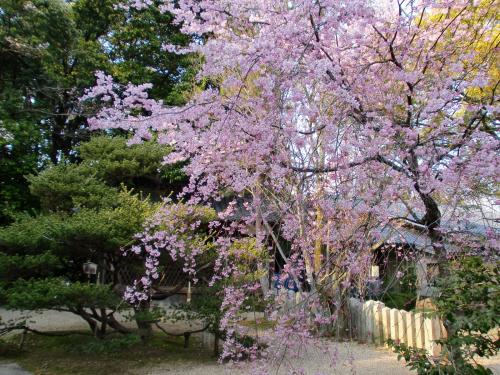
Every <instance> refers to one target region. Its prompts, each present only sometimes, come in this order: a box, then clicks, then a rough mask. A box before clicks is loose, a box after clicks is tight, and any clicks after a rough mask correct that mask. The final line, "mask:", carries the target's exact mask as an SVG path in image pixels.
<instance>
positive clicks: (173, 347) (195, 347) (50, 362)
mask: <svg viewBox="0 0 500 375" xmlns="http://www.w3.org/2000/svg"><path fill="white" fill-rule="evenodd" d="M18 342H19V337H11V338H9V341H3V342H0V355H1V357H0V360H2V361H6V362H16V363H18V364H20V365H21V366H22V367H24V368H26V369H27V370H29V371H32V372H33V373H34V374H35V375H68V374H71V375H96V374H106V375H108V374H110V375H111V374H120V375H126V374H137V373H138V371H139V370H138V369H140V368H143V367H145V368H147V367H149V366H154V365H161V364H165V363H175V362H198V363H213V362H215V358H213V357H212V353H211V352H210V351H208V350H206V349H204V348H202V347H201V344H200V343H199V342H198V341H197V340H192V341H191V342H190V347H189V348H188V349H184V347H183V343H184V341H183V338H180V337H167V336H165V335H161V334H159V333H156V334H155V335H154V336H153V337H152V338H151V340H150V341H148V342H147V343H142V342H141V340H139V338H138V337H137V336H135V335H128V336H123V335H113V336H109V337H108V338H106V339H105V340H98V339H96V338H94V337H92V336H81V335H71V336H63V337H61V336H59V337H48V336H39V335H33V334H30V335H28V337H27V339H26V342H25V345H24V348H23V350H18V349H16V347H15V345H16V344H17V343H18Z"/></svg>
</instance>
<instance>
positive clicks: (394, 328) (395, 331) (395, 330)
mask: <svg viewBox="0 0 500 375" xmlns="http://www.w3.org/2000/svg"><path fill="white" fill-rule="evenodd" d="M390 315H391V326H390V328H389V331H390V333H391V339H392V340H393V341H394V342H395V343H396V344H399V325H398V322H399V310H398V309H391V312H390Z"/></svg>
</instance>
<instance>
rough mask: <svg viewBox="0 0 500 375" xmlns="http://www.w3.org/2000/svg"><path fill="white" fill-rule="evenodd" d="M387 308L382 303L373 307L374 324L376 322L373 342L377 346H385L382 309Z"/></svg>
mask: <svg viewBox="0 0 500 375" xmlns="http://www.w3.org/2000/svg"><path fill="white" fill-rule="evenodd" d="M384 307H385V305H384V304H383V303H382V302H377V303H375V305H374V306H373V316H374V319H373V322H374V326H373V327H374V328H373V342H374V343H375V344H376V345H383V344H384V331H383V324H382V309H383V308H384Z"/></svg>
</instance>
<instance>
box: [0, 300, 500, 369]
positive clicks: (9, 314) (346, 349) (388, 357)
mask: <svg viewBox="0 0 500 375" xmlns="http://www.w3.org/2000/svg"><path fill="white" fill-rule="evenodd" d="M0 316H1V317H2V319H4V320H9V319H13V318H19V317H20V316H23V314H22V312H19V311H6V310H5V309H2V308H0ZM123 319H124V318H123V317H122V320H123ZM129 324H131V325H133V323H129ZM29 325H30V326H31V327H33V328H35V329H38V330H47V331H53V330H69V329H86V328H88V326H87V325H86V323H85V322H84V321H83V320H82V319H81V318H80V317H78V316H76V315H74V314H71V313H64V312H57V311H45V312H43V313H41V314H34V315H32V317H31V319H29ZM163 325H164V327H165V328H166V329H169V330H170V331H171V332H173V331H179V332H180V331H182V330H183V329H184V328H186V327H187V326H188V325H187V324H186V323H182V322H181V323H176V324H175V325H174V324H171V323H166V324H163ZM328 345H329V346H330V349H331V350H330V351H336V353H337V360H336V361H335V363H336V365H335V366H334V367H331V366H330V362H331V360H330V356H329V355H325V354H324V352H323V351H319V350H317V351H314V350H309V351H308V352H307V353H306V354H304V355H303V356H302V357H301V358H300V359H293V360H290V362H289V364H290V365H291V367H293V368H295V369H300V368H302V369H304V370H306V373H307V374H314V375H319V374H332V375H333V374H335V375H337V374H338V375H343V374H346V375H347V374H356V375H365V374H366V375H410V374H415V372H410V371H409V370H408V369H407V368H405V367H404V364H403V363H402V362H398V361H397V358H396V355H395V354H394V353H391V352H390V351H389V350H387V349H383V348H380V349H378V348H375V347H373V346H369V345H360V344H357V343H352V342H349V343H339V342H333V341H331V342H329V344H328ZM483 363H484V364H485V365H487V366H488V367H490V368H491V369H492V370H493V372H494V374H495V375H500V356H499V357H496V358H493V359H489V360H486V361H483ZM289 368H290V366H288V367H287V368H285V367H283V368H282V369H281V370H280V371H278V372H277V374H288V373H289V370H288V369H289ZM218 374H221V375H222V374H235V375H246V374H252V375H258V373H256V371H255V369H254V368H250V367H248V366H247V367H243V368H240V369H235V368H229V367H227V366H222V365H218V364H216V363H213V364H210V363H209V364H206V363H205V364H200V363H189V362H178V363H169V364H165V365H163V364H160V365H158V366H154V367H150V368H143V369H141V370H140V371H139V372H137V375H218ZM110 375H112V374H110Z"/></svg>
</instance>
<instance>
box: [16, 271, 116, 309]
mask: <svg viewBox="0 0 500 375" xmlns="http://www.w3.org/2000/svg"><path fill="white" fill-rule="evenodd" d="M121 303H122V300H121V298H120V297H119V296H117V295H116V294H115V293H113V291H112V290H111V289H110V286H109V285H94V284H87V283H81V282H70V281H68V280H64V279H57V278H49V279H39V280H30V281H26V280H19V281H18V282H16V283H15V284H14V286H13V287H11V288H9V290H8V292H7V306H13V307H15V308H18V309H23V310H38V309H57V310H61V311H71V312H78V311H79V310H80V309H83V308H110V307H114V308H117V307H118V306H119V305H120V304H121Z"/></svg>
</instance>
